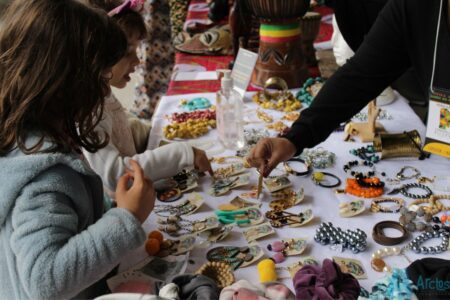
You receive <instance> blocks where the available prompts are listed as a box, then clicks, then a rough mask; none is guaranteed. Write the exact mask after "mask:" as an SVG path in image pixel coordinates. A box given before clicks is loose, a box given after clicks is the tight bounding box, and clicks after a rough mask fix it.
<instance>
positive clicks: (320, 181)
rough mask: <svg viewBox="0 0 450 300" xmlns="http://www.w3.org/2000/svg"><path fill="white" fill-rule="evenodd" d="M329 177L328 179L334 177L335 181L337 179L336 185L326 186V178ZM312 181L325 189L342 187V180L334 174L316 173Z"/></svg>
mask: <svg viewBox="0 0 450 300" xmlns="http://www.w3.org/2000/svg"><path fill="white" fill-rule="evenodd" d="M325 176H328V177H332V178H334V179H336V182H335V183H332V184H324V183H323V181H324V177H325ZM311 178H312V180H313V181H314V183H315V184H317V185H319V186H321V187H324V188H334V187H337V186H339V185H341V180H340V179H339V177H337V176H336V175H334V174H331V173H327V172H314V173H313V174H312V176H311Z"/></svg>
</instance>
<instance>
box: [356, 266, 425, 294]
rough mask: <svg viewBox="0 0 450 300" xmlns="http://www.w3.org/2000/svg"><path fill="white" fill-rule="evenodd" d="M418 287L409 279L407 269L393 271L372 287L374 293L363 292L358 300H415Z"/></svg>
mask: <svg viewBox="0 0 450 300" xmlns="http://www.w3.org/2000/svg"><path fill="white" fill-rule="evenodd" d="M415 290H417V287H416V286H415V285H414V283H413V282H412V281H411V280H410V279H409V278H408V275H407V274H406V270H405V269H395V268H394V269H393V270H392V273H391V274H389V275H387V276H385V277H384V278H382V279H380V280H378V281H377V282H376V283H375V285H374V286H373V287H372V292H371V293H369V292H368V291H366V290H361V294H360V296H359V298H358V300H365V299H370V300H385V299H397V300H414V299H417V297H416V295H415V294H414V292H415Z"/></svg>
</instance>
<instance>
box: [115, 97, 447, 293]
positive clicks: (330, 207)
mask: <svg viewBox="0 0 450 300" xmlns="http://www.w3.org/2000/svg"><path fill="white" fill-rule="evenodd" d="M249 95H251V94H248V95H247V96H246V100H245V106H246V109H245V111H246V112H247V115H249V114H250V117H249V118H250V119H251V120H256V119H257V118H256V115H255V113H254V111H255V110H256V105H255V104H254V103H253V102H251V100H250V96H249ZM195 97H206V98H208V99H209V100H211V102H213V103H214V102H215V94H213V93H210V94H190V95H178V96H170V97H164V98H163V99H162V100H161V103H160V105H159V107H158V108H157V111H156V112H155V115H154V120H153V128H152V133H151V136H150V141H149V145H151V146H152V147H156V146H157V145H158V144H159V142H160V140H161V139H162V128H163V126H164V125H167V124H168V120H167V119H166V118H165V115H169V114H171V113H173V112H177V111H180V110H181V109H180V108H179V102H180V100H181V99H192V98H195ZM382 108H383V109H385V110H387V112H388V113H389V114H390V115H392V117H393V120H383V121H381V123H382V124H383V125H384V127H385V128H386V130H387V131H388V132H390V133H398V132H403V131H405V130H408V131H409V130H413V129H417V130H418V131H419V132H420V134H421V136H422V139H423V138H424V134H425V126H424V125H423V123H422V122H421V120H420V119H419V118H418V117H417V115H416V114H415V113H414V112H413V111H412V109H411V108H410V107H409V105H408V104H407V102H406V100H405V99H402V98H401V97H399V99H397V101H395V102H394V103H393V104H391V105H389V106H385V107H382ZM252 110H253V112H251V111H252ZM265 111H266V112H268V113H270V114H271V115H273V116H274V117H275V118H276V119H280V118H281V116H282V115H283V113H280V112H276V111H271V110H265ZM326 121H327V120H323V122H326ZM247 126H248V127H255V128H261V127H264V124H262V123H259V124H257V123H253V124H249V125H247ZM271 134H273V135H275V134H276V133H275V132H273V131H271ZM342 137H343V133H333V134H332V135H331V136H330V137H329V138H328V139H327V140H326V141H325V142H323V143H321V144H320V145H318V146H321V147H323V148H325V149H327V150H330V151H333V152H334V153H336V155H337V161H336V164H335V166H334V167H333V168H329V169H326V170H325V171H327V172H331V173H333V174H335V175H337V176H339V178H341V180H342V182H343V183H342V185H341V188H343V187H344V183H345V178H347V177H348V176H347V175H346V174H345V173H344V171H343V169H342V167H343V165H344V164H346V163H347V162H348V161H350V160H355V159H356V157H355V156H353V155H351V154H349V150H350V149H354V148H356V147H361V146H362V144H359V143H352V142H344V141H343V139H342ZM196 141H212V142H213V143H214V145H215V146H214V147H213V148H212V149H210V150H208V151H209V152H210V153H211V154H214V155H217V156H224V155H233V154H234V153H233V152H232V151H226V152H222V153H220V154H217V152H218V151H220V146H219V142H218V139H217V136H216V130H212V131H210V132H209V134H208V135H206V136H203V137H201V138H198V139H196ZM206 144H208V143H207V142H205V143H204V145H206ZM405 165H408V166H414V167H416V168H418V169H419V170H420V171H421V173H422V175H423V176H427V177H432V176H434V175H450V174H449V173H450V160H448V159H445V158H442V157H438V156H434V155H433V156H432V157H431V158H429V159H427V160H424V161H419V160H410V159H407V160H386V161H384V160H382V161H381V162H379V163H378V164H376V169H377V171H378V172H379V173H378V176H380V175H379V174H380V173H381V172H383V171H384V172H386V174H387V176H388V177H390V178H393V177H394V176H395V174H396V173H397V172H398V171H399V170H400V169H401V168H402V167H403V166H405ZM222 166H223V165H222ZM218 167H219V166H217V165H213V168H218ZM155 171H156V172H157V170H155ZM251 174H252V176H251V185H256V184H257V176H256V173H255V171H254V170H251ZM289 179H290V180H291V182H292V183H293V186H294V188H295V189H298V188H300V187H303V188H304V190H305V195H306V197H305V200H304V201H303V202H302V203H301V204H300V205H298V206H296V207H293V208H291V209H289V210H290V211H292V212H298V211H300V210H305V209H307V208H312V209H313V212H314V215H315V219H314V220H313V221H312V222H311V223H309V224H307V225H305V226H304V227H300V228H289V227H285V228H281V229H276V230H275V231H276V234H275V235H271V236H268V237H266V238H263V239H260V240H258V243H259V245H260V246H261V247H262V248H263V249H264V251H265V254H266V256H267V257H270V256H271V255H273V253H271V252H270V251H268V250H267V248H266V246H267V245H268V244H269V243H271V242H272V241H276V240H280V239H282V238H296V237H306V238H308V240H309V242H308V248H307V249H306V251H305V252H304V253H303V254H302V256H300V257H304V256H313V257H314V258H316V259H317V260H318V261H319V262H322V260H323V259H325V258H331V257H332V256H340V257H347V258H356V259H359V260H360V261H361V262H362V263H363V265H364V267H365V270H366V272H367V275H368V279H365V280H360V284H361V285H362V286H363V287H364V288H366V289H370V288H371V287H372V285H373V284H374V282H375V281H376V280H377V279H379V278H381V277H383V276H384V274H383V273H378V272H375V271H374V270H372V268H371V266H370V258H371V254H372V253H373V252H374V251H376V250H377V249H380V248H382V247H383V246H381V245H378V244H376V243H375V242H374V241H373V239H372V228H373V226H374V225H375V223H377V222H379V221H383V220H394V221H398V218H399V214H386V213H371V212H370V211H369V207H370V203H371V201H370V200H369V199H367V200H366V208H367V209H366V211H365V213H363V214H361V215H358V216H355V217H352V218H341V217H339V208H338V205H339V200H338V199H337V198H336V196H335V194H334V193H333V190H332V189H327V188H322V187H319V186H317V185H315V184H314V183H313V182H312V180H311V178H310V177H309V176H308V177H296V176H289ZM210 185H211V179H210V178H209V176H206V177H203V178H201V179H200V182H199V187H198V188H197V189H196V191H197V192H199V193H201V194H202V196H203V197H204V198H205V199H206V202H205V204H204V205H203V207H202V208H201V209H200V210H199V211H198V212H197V213H195V214H193V215H191V216H188V217H187V218H189V219H198V218H202V217H205V216H210V215H213V214H214V210H215V209H217V207H218V205H219V204H223V203H228V202H229V201H230V200H231V199H233V198H234V197H235V196H237V195H239V194H240V193H242V192H244V191H245V188H242V189H238V190H235V191H233V192H232V193H230V194H228V195H225V196H222V197H212V196H210V195H208V194H207V193H206V191H207V190H208V188H209V187H210ZM388 188H390V187H389V186H388ZM440 194H442V193H440ZM396 196H398V197H402V198H403V196H401V195H396ZM184 199H186V195H185V196H184V197H183V198H181V199H180V200H178V201H177V202H175V203H179V202H181V201H184ZM270 200H271V198H270V195H268V192H267V191H265V192H264V197H263V198H262V200H261V201H262V208H261V211H262V213H265V212H266V211H267V210H268V209H269V208H268V203H269V201H270ZM405 200H406V203H410V202H411V201H412V200H411V199H405ZM445 201H447V200H445ZM157 204H161V203H160V202H159V201H157ZM445 204H447V205H450V204H449V203H448V201H447V202H446V203H445ZM324 221H325V222H329V221H330V222H332V223H333V224H334V225H337V226H340V227H341V228H343V229H355V228H360V229H362V230H364V231H365V232H366V233H367V235H368V239H367V242H368V247H367V250H366V251H365V252H362V253H359V254H353V253H352V252H351V251H349V250H346V251H344V252H342V253H339V252H336V251H333V250H331V249H330V248H329V246H322V245H320V244H318V243H316V242H315V241H314V240H313V236H314V233H315V230H316V229H317V227H318V225H319V224H320V223H321V222H324ZM144 227H145V228H146V230H149V231H150V230H154V229H156V228H157V224H156V216H155V214H151V216H150V217H149V219H148V220H147V221H146V222H145V223H144ZM242 231H243V229H241V228H238V227H236V228H235V229H234V231H233V232H232V234H231V235H230V236H229V237H228V238H227V239H225V240H224V241H222V242H220V243H218V244H214V245H211V246H210V247H209V248H206V249H204V248H203V249H202V248H195V249H194V250H193V251H192V252H191V254H190V259H192V260H193V261H194V262H195V264H193V265H192V264H190V265H188V269H187V271H188V272H193V271H195V270H197V269H198V267H199V266H200V265H202V264H203V263H205V262H206V257H205V254H206V252H207V250H208V249H210V248H212V247H217V246H219V245H235V246H245V245H247V242H246V240H245V239H244V237H243V235H242V234H241V233H240V232H242ZM386 232H387V234H388V235H389V234H390V235H392V236H394V235H395V234H398V232H397V231H395V230H394V231H391V230H387V231H386ZM416 235H418V233H414V236H416ZM167 237H168V236H167ZM406 243H407V242H405V243H403V244H401V245H399V246H404V245H406ZM438 243H440V240H439V241H438V240H431V241H429V242H427V243H425V244H424V245H433V244H438ZM407 255H408V257H409V258H410V259H411V260H415V259H419V258H423V257H425V256H423V255H416V254H414V253H412V252H410V251H409V252H407ZM145 256H146V254H145V251H144V249H142V248H141V249H139V250H138V251H136V252H135V253H134V254H133V255H132V256H130V257H128V259H127V260H126V261H127V263H126V264H123V265H122V269H123V268H126V267H129V266H131V265H133V264H134V263H136V262H137V261H139V260H140V259H142V258H144V257H145ZM435 257H441V258H446V259H450V253H449V252H446V253H443V254H440V255H435ZM298 259H299V257H297V256H292V257H288V258H287V260H286V261H285V262H283V263H281V264H279V265H278V266H279V267H283V266H288V265H290V264H292V263H295V262H296V261H298ZM386 261H387V262H388V263H389V264H390V265H391V266H392V267H401V268H404V267H406V266H407V265H408V264H409V263H408V262H407V261H406V259H405V258H403V257H389V258H387V259H386ZM279 275H280V277H285V279H281V281H282V282H284V283H285V284H287V286H288V287H290V288H292V280H291V279H290V278H288V273H287V272H286V271H283V270H281V269H280V270H279ZM235 276H236V279H237V280H239V279H247V280H249V281H252V282H257V281H258V273H257V269H256V264H255V265H252V266H249V267H247V268H241V269H238V270H237V271H235Z"/></svg>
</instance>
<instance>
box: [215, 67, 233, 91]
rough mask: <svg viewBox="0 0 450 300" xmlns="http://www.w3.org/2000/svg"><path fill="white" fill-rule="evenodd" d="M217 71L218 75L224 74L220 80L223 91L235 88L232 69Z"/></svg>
mask: <svg viewBox="0 0 450 300" xmlns="http://www.w3.org/2000/svg"><path fill="white" fill-rule="evenodd" d="M216 72H217V75H218V76H220V75H221V74H222V75H223V76H222V79H221V81H220V82H221V88H222V91H224V92H227V91H231V89H232V88H233V78H231V70H226V69H219V70H217V71H216Z"/></svg>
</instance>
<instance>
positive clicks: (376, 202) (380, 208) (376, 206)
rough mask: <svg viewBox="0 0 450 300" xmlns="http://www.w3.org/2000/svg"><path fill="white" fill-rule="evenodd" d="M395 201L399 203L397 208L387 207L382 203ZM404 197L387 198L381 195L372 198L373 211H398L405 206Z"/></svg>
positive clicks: (371, 208) (371, 207)
mask: <svg viewBox="0 0 450 300" xmlns="http://www.w3.org/2000/svg"><path fill="white" fill-rule="evenodd" d="M386 202H393V203H396V204H397V207H396V208H395V209H391V208H386V207H383V206H381V205H380V203H386ZM403 203H404V201H403V199H400V198H386V197H380V198H376V199H373V200H372V204H371V205H370V211H371V212H382V213H398V212H399V211H400V209H401V208H402V207H403Z"/></svg>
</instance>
